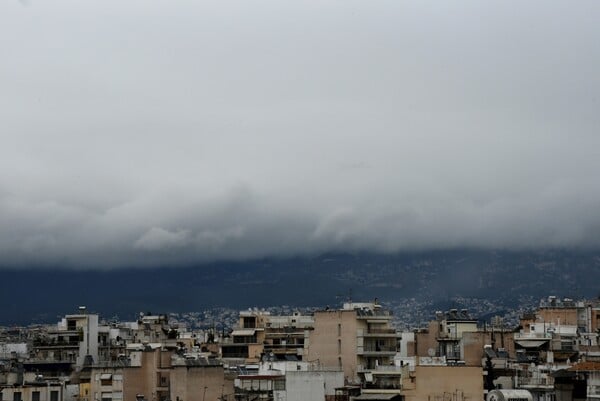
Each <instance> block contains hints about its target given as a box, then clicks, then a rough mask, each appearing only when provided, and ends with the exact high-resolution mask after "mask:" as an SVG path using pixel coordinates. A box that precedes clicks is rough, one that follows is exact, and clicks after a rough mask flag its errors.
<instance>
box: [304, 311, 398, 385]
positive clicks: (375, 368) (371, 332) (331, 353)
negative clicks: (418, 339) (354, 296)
mask: <svg viewBox="0 0 600 401" xmlns="http://www.w3.org/2000/svg"><path fill="white" fill-rule="evenodd" d="M391 322H392V314H391V312H390V311H387V310H385V309H383V308H382V307H381V305H379V304H378V303H377V302H368V303H356V302H348V303H345V304H344V306H343V308H342V309H337V310H322V311H316V312H315V313H314V330H312V331H311V332H310V335H309V341H308V347H307V360H308V361H312V362H318V363H319V364H321V365H322V366H326V367H337V368H340V369H341V370H342V371H343V372H344V376H345V378H346V381H348V382H355V383H358V382H360V381H361V380H371V381H372V377H373V376H372V375H374V374H375V375H377V374H382V375H385V376H390V375H392V376H396V375H397V376H399V375H400V371H399V370H397V369H396V367H395V366H394V356H395V355H396V351H397V347H398V340H399V335H398V334H397V333H396V330H395V329H393V327H392V325H391ZM384 367H387V369H386V371H385V373H384ZM398 383H399V381H398ZM398 387H399V384H398Z"/></svg>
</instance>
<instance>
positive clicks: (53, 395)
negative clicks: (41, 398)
mask: <svg viewBox="0 0 600 401" xmlns="http://www.w3.org/2000/svg"><path fill="white" fill-rule="evenodd" d="M50 401H58V391H50Z"/></svg>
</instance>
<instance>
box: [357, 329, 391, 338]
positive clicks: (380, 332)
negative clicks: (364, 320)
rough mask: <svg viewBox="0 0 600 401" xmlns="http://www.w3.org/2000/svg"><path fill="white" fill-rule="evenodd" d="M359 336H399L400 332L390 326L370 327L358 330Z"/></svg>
mask: <svg viewBox="0 0 600 401" xmlns="http://www.w3.org/2000/svg"><path fill="white" fill-rule="evenodd" d="M356 336H357V337H372V338H377V337H378V338H397V337H398V333H396V330H394V329H389V328H381V329H374V328H370V329H368V330H363V329H359V330H357V332H356Z"/></svg>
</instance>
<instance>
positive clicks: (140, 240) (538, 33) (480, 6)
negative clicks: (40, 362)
mask: <svg viewBox="0 0 600 401" xmlns="http://www.w3.org/2000/svg"><path fill="white" fill-rule="evenodd" d="M599 21H600V2H598V1H595V0H594V1H576V2H573V1H562V2H556V1H549V0H544V1H505V0H502V1H479V0H477V1H431V2H428V1H421V0H419V1H399V0H391V1H383V0H381V1H379V0H361V1H352V0H340V1H329V0H318V1H317V0H304V1H281V0H273V1H248V0H240V1H227V0H218V1H197V0H193V1H192V0H189V1H184V0H162V1H159V0H155V1H148V0H125V1H123V0H118V1H117V0H95V1H92V0H89V1H86V0H70V1H68V0H43V1H42V0H21V1H17V0H14V1H12V0H2V1H1V2H0V52H1V54H0V57H1V58H0V265H4V266H28V265H42V266H71V267H79V266H81V267H119V266H132V265H136V266H145V265H177V264H188V263H195V262H204V261H212V260H223V259H244V258H253V257H263V256H267V257H268V256H288V255H304V254H306V255H309V254H318V253H320V252H328V251H383V252H394V251H405V250H415V249H418V250H427V249H448V248H459V247H484V248H496V249H498V248H502V249H505V248H508V249H539V248H548V247H568V248H588V249H589V248H592V249H600V28H599Z"/></svg>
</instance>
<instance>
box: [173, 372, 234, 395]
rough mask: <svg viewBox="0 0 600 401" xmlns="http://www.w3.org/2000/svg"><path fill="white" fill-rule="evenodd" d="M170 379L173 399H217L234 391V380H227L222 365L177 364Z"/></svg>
mask: <svg viewBox="0 0 600 401" xmlns="http://www.w3.org/2000/svg"><path fill="white" fill-rule="evenodd" d="M170 380H171V393H170V397H171V400H173V401H177V400H179V401H201V400H217V399H219V398H220V397H221V395H222V394H232V393H233V392H234V389H233V382H232V381H230V380H225V375H224V371H223V367H222V366H175V367H173V369H172V370H171V378H170ZM205 388H206V391H205Z"/></svg>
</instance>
